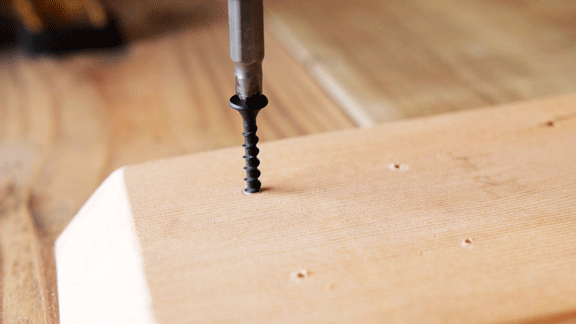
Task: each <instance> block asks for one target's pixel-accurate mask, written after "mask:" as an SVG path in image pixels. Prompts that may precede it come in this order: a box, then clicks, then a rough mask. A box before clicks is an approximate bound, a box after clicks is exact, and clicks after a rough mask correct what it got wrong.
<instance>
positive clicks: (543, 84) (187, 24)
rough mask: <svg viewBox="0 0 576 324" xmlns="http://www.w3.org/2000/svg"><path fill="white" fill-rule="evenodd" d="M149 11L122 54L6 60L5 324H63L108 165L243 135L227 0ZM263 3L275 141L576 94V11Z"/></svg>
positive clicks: (511, 5)
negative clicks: (61, 283) (61, 255)
mask: <svg viewBox="0 0 576 324" xmlns="http://www.w3.org/2000/svg"><path fill="white" fill-rule="evenodd" d="M139 4H140V5H139V6H134V5H133V2H130V1H129V0H125V1H117V2H114V3H113V4H112V5H113V6H114V9H115V10H116V11H117V12H118V16H119V17H120V18H121V20H122V21H123V22H124V24H125V25H126V26H127V27H128V32H129V35H130V38H131V40H133V41H134V42H133V43H132V44H131V46H130V47H129V48H128V49H127V50H126V52H124V53H117V54H113V55H81V56H76V57H71V58H67V59H62V60H52V59H36V60H31V59H27V58H25V57H22V56H19V55H18V54H17V53H8V54H3V56H2V57H1V59H2V63H1V64H0V85H1V87H0V301H1V302H0V323H12V322H19V321H24V320H26V319H28V321H29V322H30V323H43V322H47V323H57V322H58V305H57V291H56V284H55V270H54V261H53V260H54V259H53V242H54V240H55V239H56V237H58V235H59V234H60V232H61V231H62V229H63V228H64V227H65V226H66V224H67V223H68V222H69V220H70V219H71V218H72V217H73V215H74V214H75V213H76V212H77V211H78V209H79V208H80V207H81V206H82V205H83V204H84V202H85V201H86V199H87V198H88V197H89V196H90V194H92V192H93V191H94V189H95V188H96V187H97V186H98V185H99V184H100V183H101V181H102V180H103V179H104V178H105V177H106V176H107V175H108V174H110V172H111V171H113V170H114V169H116V168H118V167H120V166H122V165H126V164H133V163H137V162H141V161H145V160H149V159H154V158H160V157H166V156H174V155H179V154H184V153H189V152H197V151H204V150H210V149H215V148H220V147H229V146H234V145H240V143H241V141H242V138H241V135H240V133H241V132H242V131H241V121H240V117H239V116H237V115H238V114H237V113H236V112H234V111H232V110H231V109H230V108H229V107H228V106H227V98H228V97H229V96H231V95H232V94H233V77H232V71H233V68H232V64H231V62H230V59H229V57H228V44H227V42H228V40H227V38H228V34H227V25H226V17H225V10H226V7H225V1H223V0H218V1H208V0H198V1H196V2H190V1H184V0H181V1H180V0H179V1H172V2H170V3H167V4H166V5H162V6H163V7H158V3H157V2H152V1H150V2H145V1H144V2H139ZM266 6H267V27H268V29H267V30H268V33H267V39H266V42H267V48H266V50H267V53H266V59H265V66H264V69H265V80H264V82H265V84H264V87H265V88H264V91H265V93H266V95H267V96H268V97H269V98H270V105H269V107H267V108H266V109H265V110H264V111H263V112H262V113H261V114H260V116H259V126H260V130H259V136H260V138H261V139H262V140H263V141H267V140H272V139H279V138H285V137H291V136H298V135H305V134H311V133H318V132H325V131H331V130H338V129H343V128H350V127H354V125H355V124H356V125H358V126H369V125H373V124H375V123H379V122H382V121H387V120H393V119H400V118H406V117H416V116H420V115H427V114H431V113H440V112H448V111H454V110H459V109H468V108H474V107H479V106H483V105H490V104H496V103H502V102H508V101H516V100H521V99H526V98H534V97H541V96H548V95H554V94H561V93H567V92H576V64H575V63H574V62H576V46H575V45H574V44H576V42H575V38H576V21H574V19H572V17H574V14H575V13H576V4H573V2H569V1H559V0H558V1H538V2H532V1H510V2H500V1H495V0H482V1H476V2H468V1H455V0H450V1H441V0H410V1H388V2H385V3H382V2H380V1H376V0H364V1H363V2H354V3H352V2H344V1H340V0H338V1H322V0H315V1H312V2H310V1H303V0H290V1H288V0H270V1H267V3H266ZM143 22H144V23H143ZM143 26H147V27H146V28H145V27H143ZM240 158H241V157H239V159H240Z"/></svg>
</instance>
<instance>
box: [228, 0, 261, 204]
mask: <svg viewBox="0 0 576 324" xmlns="http://www.w3.org/2000/svg"><path fill="white" fill-rule="evenodd" d="M228 16H229V21H230V56H231V57H232V61H234V65H235V69H234V76H235V80H236V95H234V96H233V97H232V98H231V99H230V106H231V107H232V108H234V109H236V110H238V112H240V115H241V116H242V119H243V121H244V133H242V135H244V145H243V146H244V149H245V151H246V155H244V159H245V160H246V167H245V168H244V169H245V170H246V179H245V180H246V185H247V187H246V189H245V191H246V192H248V193H255V192H258V191H260V187H261V183H260V181H259V180H258V177H260V170H258V166H259V165H260V160H258V157H257V156H258V153H259V150H258V148H257V147H256V144H257V143H258V137H257V136H256V130H257V129H258V127H256V116H257V115H258V112H259V111H260V109H262V108H264V107H266V105H267V104H268V99H267V98H266V96H264V95H263V94H262V60H263V59H264V10H263V5H262V0H228Z"/></svg>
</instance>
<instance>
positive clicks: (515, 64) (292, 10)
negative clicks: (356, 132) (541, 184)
mask: <svg viewBox="0 0 576 324" xmlns="http://www.w3.org/2000/svg"><path fill="white" fill-rule="evenodd" d="M268 13H269V19H268V22H269V26H270V28H271V29H273V30H274V31H275V32H276V33H277V34H278V36H279V37H280V39H282V40H283V42H284V43H285V44H286V45H287V46H288V48H290V49H291V50H292V52H293V53H294V55H295V56H296V57H298V59H299V60H300V61H301V62H302V63H303V65H305V66H306V67H307V68H308V69H309V71H310V72H311V74H312V75H314V76H315V77H316V79H317V80H318V81H319V82H320V83H321V84H323V85H324V87H325V88H326V89H327V91H329V92H330V93H331V95H333V96H334V98H335V99H336V100H337V101H338V102H339V103H340V104H341V105H342V106H343V107H344V108H345V109H347V110H348V111H349V112H351V113H352V114H353V115H354V116H355V120H356V122H357V123H359V124H361V125H373V124H375V123H379V122H383V121H388V120H393V119H402V118H408V117H416V116H422V115H429V114H437V113H444V112H450V111H455V110H460V109H469V108H476V107H480V106H485V105H493V104H498V103H506V102H512V101H518V100H525V99H531V98H539V97H543V96H551V95H557V94H564V93H573V92H576V19H574V17H576V2H575V1H546V0H537V1H531V0H517V1H495V0H479V1H464V0H388V1H381V0H363V1H354V2H351V1H346V0H333V1H309V0H275V1H270V5H269V6H268Z"/></svg>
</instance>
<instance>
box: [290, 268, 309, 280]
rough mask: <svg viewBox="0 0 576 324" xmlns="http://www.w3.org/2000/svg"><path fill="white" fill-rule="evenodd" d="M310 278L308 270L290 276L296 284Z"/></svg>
mask: <svg viewBox="0 0 576 324" xmlns="http://www.w3.org/2000/svg"><path fill="white" fill-rule="evenodd" d="M308 276H310V272H309V271H308V270H306V269H302V270H300V271H297V272H294V273H292V274H291V275H290V279H291V280H292V281H295V282H300V281H302V280H304V279H306V278H308Z"/></svg>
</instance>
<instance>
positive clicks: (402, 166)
mask: <svg viewBox="0 0 576 324" xmlns="http://www.w3.org/2000/svg"><path fill="white" fill-rule="evenodd" d="M388 168H389V169H390V170H392V171H407V170H408V169H409V168H408V165H406V164H400V163H390V164H388Z"/></svg>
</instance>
